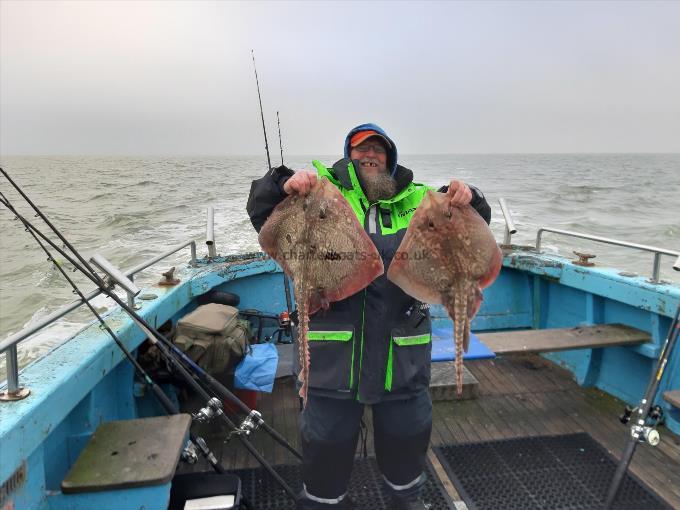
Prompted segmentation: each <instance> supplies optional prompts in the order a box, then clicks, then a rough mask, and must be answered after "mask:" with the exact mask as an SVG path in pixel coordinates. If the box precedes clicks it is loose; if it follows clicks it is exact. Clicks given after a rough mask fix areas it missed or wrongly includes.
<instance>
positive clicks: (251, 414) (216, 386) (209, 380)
mask: <svg viewBox="0 0 680 510" xmlns="http://www.w3.org/2000/svg"><path fill="white" fill-rule="evenodd" d="M0 172H1V173H2V174H3V175H4V176H5V178H6V179H7V180H8V181H9V182H10V183H11V184H12V186H13V187H14V188H15V189H16V190H17V191H18V192H19V194H20V195H21V196H22V197H23V198H24V200H26V202H27V203H28V204H29V205H30V206H31V207H32V208H33V210H34V211H35V212H36V213H37V215H38V216H40V217H41V218H42V219H43V221H45V223H46V224H47V225H48V226H50V228H51V229H52V231H53V232H54V233H55V234H56V235H57V236H58V237H59V239H60V240H62V242H63V243H64V244H65V245H66V246H67V247H68V248H69V250H70V251H71V252H73V254H74V255H75V256H76V257H77V258H78V259H79V260H80V261H81V262H82V263H83V265H84V266H85V267H87V268H88V269H89V271H86V270H85V269H84V268H83V267H82V266H81V265H80V264H78V263H77V262H76V261H75V260H74V259H73V258H72V257H71V256H69V255H68V254H67V253H65V252H64V251H63V250H62V249H60V248H59V247H58V246H57V245H56V244H55V243H54V242H53V241H52V240H51V239H49V238H48V237H47V236H45V235H44V234H43V233H42V232H41V231H40V230H39V229H37V228H36V227H35V226H34V225H32V224H31V223H30V222H29V221H28V220H26V218H24V217H23V216H22V215H21V214H19V212H18V211H17V210H16V209H15V208H14V207H13V206H12V205H11V204H10V203H9V201H8V200H7V199H6V198H4V196H3V200H2V201H0V203H2V204H3V205H4V206H5V207H6V208H7V209H8V210H10V211H11V212H12V213H13V214H14V215H15V216H16V217H17V218H18V219H19V220H20V221H21V222H22V223H23V224H24V227H26V228H27V229H30V230H31V231H32V232H34V233H35V234H37V235H38V236H39V237H40V238H42V239H43V240H45V241H46V242H47V243H48V244H49V245H50V246H51V247H52V248H53V249H54V250H55V251H57V253H59V254H60V255H61V256H63V257H64V258H66V259H67V260H68V261H69V262H70V263H71V264H73V266H74V267H75V268H76V269H77V270H79V271H80V272H81V273H83V274H84V275H85V276H87V277H88V278H89V279H90V280H92V282H93V283H95V285H97V286H98V287H99V288H100V290H101V291H102V292H103V293H104V294H105V295H107V296H108V297H110V298H111V299H113V300H114V301H115V302H116V303H117V304H118V305H119V306H120V307H121V308H122V309H123V310H125V312H127V313H128V315H129V316H130V317H131V318H132V319H133V320H134V322H135V323H136V324H137V326H138V327H140V329H141V330H142V331H143V332H144V333H145V334H147V336H148V337H149V340H150V341H151V342H152V343H154V344H155V345H156V346H157V347H158V349H159V352H161V354H162V355H163V357H164V358H165V359H166V360H167V361H169V362H170V363H171V364H172V365H173V367H175V368H176V369H177V370H178V372H179V373H180V375H181V376H182V378H183V379H184V380H185V381H186V382H187V383H189V385H190V386H191V387H192V389H193V390H194V391H195V392H196V393H197V394H198V395H199V396H200V397H201V398H202V399H204V400H205V401H206V402H207V403H208V405H207V406H206V408H204V409H203V410H202V411H205V413H204V416H205V417H206V418H207V419H210V418H212V417H214V416H218V417H219V418H220V419H221V420H223V421H224V422H225V423H226V424H227V426H228V427H229V428H230V429H231V430H232V431H233V430H243V429H242V428H241V427H237V426H236V425H235V424H234V423H233V422H232V421H231V420H230V419H229V417H228V416H227V415H226V414H225V413H224V412H223V410H222V405H221V402H220V401H219V400H218V399H216V398H211V397H210V395H209V394H208V393H207V391H206V390H205V389H204V388H203V387H202V386H201V385H200V384H199V383H198V381H196V380H195V379H194V377H192V375H191V374H190V373H189V372H188V370H187V369H186V368H185V366H184V365H183V364H182V363H181V362H180V360H184V361H185V362H187V363H188V364H189V365H190V366H191V367H192V368H193V369H194V372H195V374H196V375H197V376H199V377H200V378H203V379H204V382H205V383H206V384H208V386H210V387H211V388H212V389H213V390H214V391H215V392H216V393H217V394H218V395H220V396H221V397H223V398H228V399H229V400H231V401H233V402H234V403H235V404H237V405H239V407H241V409H242V410H244V412H246V413H247V414H248V416H247V418H246V420H244V424H246V422H248V424H249V425H250V426H251V428H250V430H254V429H255V428H257V427H260V426H262V427H263V428H264V429H265V430H267V432H269V433H270V435H272V437H273V438H274V439H275V440H277V442H279V443H280V444H282V446H284V447H286V448H287V449H288V450H289V451H291V453H293V454H294V455H296V456H297V457H298V458H301V455H300V454H299V453H298V452H297V451H296V450H295V449H294V448H293V447H292V446H291V445H290V444H289V443H288V442H287V441H286V440H285V438H283V437H282V436H280V434H278V432H276V431H275V430H273V429H272V428H271V427H269V426H268V425H267V424H266V422H264V420H262V418H261V416H260V415H259V413H257V412H256V411H252V410H250V409H249V408H248V407H247V406H246V405H245V404H244V403H243V402H241V401H240V400H239V399H238V398H237V397H236V396H235V395H233V394H232V393H231V392H229V391H228V390H227V389H226V388H224V386H222V385H221V384H220V383H219V382H218V381H217V380H215V379H214V378H213V377H212V376H211V375H210V374H208V373H206V372H205V371H204V370H203V369H201V368H200V367H199V366H198V365H196V364H195V363H194V362H193V360H191V359H190V358H188V356H186V355H185V354H184V353H183V352H182V351H181V350H179V349H178V348H177V347H176V346H175V345H174V344H172V343H171V342H170V341H169V340H168V339H167V338H165V336H164V335H162V334H161V333H159V332H158V331H157V330H156V329H155V328H153V327H152V326H150V325H149V324H148V323H146V321H145V320H144V319H142V318H141V317H140V316H139V315H138V314H137V313H136V312H135V311H134V310H132V309H131V308H130V307H129V306H128V305H127V304H126V303H125V302H123V301H122V300H121V299H120V298H119V297H118V296H117V295H116V294H115V293H113V292H112V291H110V290H109V289H108V288H107V287H106V286H105V284H103V280H102V279H101V278H100V277H99V276H98V275H97V274H96V273H95V272H94V271H93V270H92V268H91V266H90V265H89V264H88V263H87V262H86V261H85V260H84V259H83V257H82V256H81V255H80V254H79V253H78V252H77V250H75V248H74V247H73V246H72V245H71V244H70V243H69V242H68V241H67V240H66V239H65V238H64V236H63V235H62V234H61V233H60V232H59V231H58V229H57V228H56V227H54V225H52V223H51V222H50V221H49V220H48V219H47V218H46V217H45V215H44V214H43V213H42V211H40V209H39V208H38V207H37V206H36V205H35V204H34V203H33V202H32V201H31V200H30V198H28V196H27V195H26V194H25V193H23V191H22V190H21V189H20V188H19V186H18V185H17V184H16V183H15V182H14V181H13V180H12V179H11V178H10V177H9V175H8V174H7V172H5V170H4V169H2V168H1V167H0ZM154 337H155V338H154ZM154 340H155V341H154ZM158 340H160V342H159V341H158ZM170 350H172V351H174V352H175V353H176V354H177V355H178V356H179V358H180V360H178V359H177V358H176V357H175V356H173V355H172V354H171V352H170ZM248 420H250V421H248ZM250 430H248V431H246V430H243V433H240V434H237V435H238V438H239V440H240V441H241V442H242V443H243V445H244V446H245V448H246V449H247V450H248V451H249V452H250V453H251V454H252V455H253V456H254V457H255V458H256V459H257V460H258V462H259V463H260V464H261V465H262V466H263V467H264V468H265V469H266V470H267V472H269V474H270V475H271V476H272V477H273V478H274V479H275V480H276V481H277V482H278V483H279V485H281V487H282V488H283V489H284V491H285V492H286V493H287V494H288V495H289V496H290V497H291V498H292V499H294V500H295V499H296V498H297V496H296V494H295V492H294V491H293V490H292V489H291V488H290V487H289V486H288V484H287V483H286V482H285V481H284V480H283V479H282V478H281V477H280V475H278V473H276V471H274V470H273V468H272V467H271V466H270V465H269V463H268V462H267V461H266V460H265V459H264V458H263V457H262V455H261V454H260V453H259V452H258V451H257V450H256V449H255V448H254V447H253V446H252V444H250V442H249V441H248V440H247V439H246V438H245V437H244V434H245V435H248V434H249V432H250Z"/></svg>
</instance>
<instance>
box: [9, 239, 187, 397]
mask: <svg viewBox="0 0 680 510" xmlns="http://www.w3.org/2000/svg"><path fill="white" fill-rule="evenodd" d="M187 247H189V248H190V250H191V262H190V265H191V266H192V267H196V265H197V261H196V241H194V240H191V241H186V242H184V243H181V244H179V245H177V246H174V247H172V248H170V249H168V250H166V251H164V252H163V253H161V254H159V255H157V256H155V257H153V258H151V259H149V260H147V261H145V262H142V263H141V264H139V265H137V266H135V267H133V268H131V269H129V270H127V271H124V272H123V274H124V275H125V276H126V277H127V278H128V279H130V280H131V281H134V277H135V275H136V274H137V273H140V272H142V271H144V270H145V269H147V268H149V267H151V266H153V265H154V264H156V263H158V262H160V261H161V260H163V259H165V258H167V257H169V256H170V255H173V254H174V253H177V252H178V251H180V250H183V249H184V248H187ZM101 293H102V291H101V289H97V290H94V291H92V292H90V293H89V294H87V295H86V296H85V299H86V300H87V301H90V300H92V299H94V298H95V297H97V296H99V295H100V294H101ZM127 295H128V304H129V305H131V306H134V296H133V295H132V294H131V293H130V292H127ZM84 303H85V301H84V300H82V299H79V300H77V301H74V302H73V303H69V304H68V305H65V306H63V307H61V308H59V309H58V310H56V311H54V312H52V313H51V314H50V315H48V316H47V317H45V318H44V319H42V320H41V321H39V322H38V323H36V324H34V325H33V326H30V327H28V328H25V329H23V330H21V331H19V332H17V333H15V334H14V335H12V336H10V337H8V338H6V339H5V340H3V341H2V342H0V354H2V353H5V356H6V359H5V363H6V367H7V388H6V390H4V391H2V392H0V401H12V400H20V399H23V398H25V397H27V396H28V395H29V393H30V390H29V389H28V388H22V387H21V386H20V385H19V363H18V359H17V354H18V350H17V346H18V344H19V343H21V342H22V341H23V340H26V339H27V338H28V337H30V336H31V335H33V334H35V333H37V332H38V331H40V330H42V329H43V328H45V327H47V326H49V325H50V324H52V323H54V322H55V321H57V320H59V319H61V318H62V317H64V316H65V315H67V314H69V313H71V312H72V311H74V310H76V309H77V308H79V307H80V306H82V305H83V304H84Z"/></svg>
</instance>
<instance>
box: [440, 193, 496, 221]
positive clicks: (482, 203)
mask: <svg viewBox="0 0 680 510" xmlns="http://www.w3.org/2000/svg"><path fill="white" fill-rule="evenodd" d="M468 187H469V188H470V191H472V200H470V205H471V206H472V207H473V208H474V210H475V211H477V212H478V213H479V215H480V216H481V217H482V218H484V221H486V224H487V225H488V224H490V223H491V206H490V205H489V203H488V202H487V201H486V198H484V193H482V192H481V191H480V190H478V189H477V188H475V187H474V186H471V185H469V184H468ZM448 190H449V187H448V186H442V187H441V188H439V189H438V190H437V191H439V192H440V193H446V192H447V191H448Z"/></svg>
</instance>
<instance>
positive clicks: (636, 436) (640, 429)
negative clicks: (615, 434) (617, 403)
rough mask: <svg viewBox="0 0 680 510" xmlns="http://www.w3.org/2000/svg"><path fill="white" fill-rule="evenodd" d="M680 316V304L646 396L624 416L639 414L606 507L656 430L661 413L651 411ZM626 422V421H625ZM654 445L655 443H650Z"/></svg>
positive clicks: (675, 336)
mask: <svg viewBox="0 0 680 510" xmlns="http://www.w3.org/2000/svg"><path fill="white" fill-rule="evenodd" d="M679 318H680V304H679V305H678V308H677V310H676V311H675V317H674V318H673V320H672V321H671V326H670V328H669V329H668V335H667V336H666V341H665V342H664V345H663V348H662V349H661V354H660V355H659V359H658V361H657V364H656V369H655V370H654V372H652V375H651V379H650V381H649V384H648V386H647V390H646V391H645V394H644V396H643V397H642V400H641V401H640V405H639V406H638V407H637V408H636V409H634V410H632V409H631V410H630V413H626V414H627V416H626V414H624V416H623V417H622V421H623V418H630V414H632V413H633V412H635V414H636V415H637V416H636V417H635V418H633V419H634V420H635V422H634V424H633V425H632V426H631V434H630V438H629V439H628V444H626V447H625V448H624V450H623V453H622V454H621V459H620V460H619V464H618V466H617V467H616V472H615V473H614V477H613V478H612V482H611V485H610V486H609V490H608V491H607V499H606V502H605V506H604V507H605V509H607V510H608V509H610V508H612V505H613V504H614V500H615V499H616V495H617V493H618V492H619V488H620V487H621V483H622V482H623V477H624V476H625V474H626V472H627V471H628V466H629V465H630V462H631V460H632V459H633V453H635V448H636V447H637V445H638V443H641V442H645V441H648V437H649V436H648V435H647V434H649V432H650V431H655V429H654V427H655V426H656V422H657V421H658V419H659V418H660V415H658V416H656V417H655V416H653V415H650V411H652V410H653V405H654V398H655V396H656V392H657V390H658V389H659V384H660V383H661V378H662V377H663V373H664V370H665V368H666V366H667V362H668V359H669V358H670V355H671V352H672V351H673V347H674V346H675V343H676V342H677V340H678V333H679V332H680V323H679V322H678V320H679ZM648 419H649V421H651V422H652V426H649V425H647V423H648ZM624 423H625V422H624ZM658 437H659V436H658V432H657V434H656V439H657V442H658ZM650 444H652V445H653V446H654V443H650Z"/></svg>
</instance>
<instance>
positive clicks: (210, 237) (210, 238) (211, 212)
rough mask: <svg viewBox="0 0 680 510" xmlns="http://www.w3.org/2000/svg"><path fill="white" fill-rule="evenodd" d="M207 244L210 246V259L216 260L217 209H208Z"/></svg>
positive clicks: (211, 207)
mask: <svg viewBox="0 0 680 510" xmlns="http://www.w3.org/2000/svg"><path fill="white" fill-rule="evenodd" d="M205 230H206V231H205V244H206V245H208V258H211V259H214V258H215V257H216V256H217V249H216V248H215V209H214V208H213V206H209V207H208V219H207V222H206V229H205Z"/></svg>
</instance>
